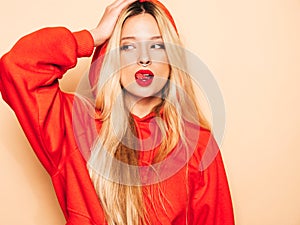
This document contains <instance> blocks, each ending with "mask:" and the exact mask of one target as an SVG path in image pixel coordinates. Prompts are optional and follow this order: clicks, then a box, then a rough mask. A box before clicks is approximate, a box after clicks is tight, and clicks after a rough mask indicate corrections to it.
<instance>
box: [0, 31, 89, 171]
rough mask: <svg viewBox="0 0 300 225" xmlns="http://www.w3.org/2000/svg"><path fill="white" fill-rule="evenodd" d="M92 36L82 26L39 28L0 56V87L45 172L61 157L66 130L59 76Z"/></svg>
mask: <svg viewBox="0 0 300 225" xmlns="http://www.w3.org/2000/svg"><path fill="white" fill-rule="evenodd" d="M92 52H93V39H92V36H91V35H90V33H89V32H88V31H86V30H84V31H80V32H75V33H72V32H70V31H69V30H67V29H66V28H63V27H57V28H44V29H41V30H38V31H36V32H34V33H31V34H29V35H27V36H25V37H23V38H21V39H20V40H19V41H18V42H17V43H16V44H15V46H14V47H13V48H12V49H11V51H9V52H8V53H7V54H5V55H4V56H3V57H2V58H1V62H0V89H1V90H0V91H1V95H2V98H3V99H4V100H5V101H6V102H7V103H8V104H9V105H10V107H11V108H12V109H13V110H14V112H15V114H16V116H17V118H18V120H19V122H20V124H21V126H22V128H23V130H24V132H25V134H26V136H27V138H28V140H29V142H30V143H31V146H32V148H33V149H34V151H35V152H36V154H37V156H38V157H39V159H40V161H41V162H42V164H43V165H44V167H45V168H46V169H47V171H48V172H49V173H50V174H53V173H54V172H55V171H56V169H57V165H58V163H59V160H60V158H61V155H62V153H61V150H62V143H63V141H64V135H65V132H64V131H65V123H64V101H66V96H67V95H66V94H64V93H62V92H61V91H60V89H59V85H58V79H59V78H62V76H63V74H64V73H65V72H66V71H67V70H68V69H70V68H72V67H74V66H75V65H76V63H77V58H78V57H83V56H90V55H91V54H92Z"/></svg>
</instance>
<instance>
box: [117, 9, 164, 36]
mask: <svg viewBox="0 0 300 225" xmlns="http://www.w3.org/2000/svg"><path fill="white" fill-rule="evenodd" d="M158 37H159V38H161V33H160V29H159V27H158V25H157V22H156V20H155V18H154V17H153V16H152V15H150V14H148V13H143V14H139V15H136V16H132V17H129V18H128V19H127V20H126V21H125V23H124V25H123V28H122V31H121V40H125V39H135V40H141V41H142V40H150V39H155V38H158Z"/></svg>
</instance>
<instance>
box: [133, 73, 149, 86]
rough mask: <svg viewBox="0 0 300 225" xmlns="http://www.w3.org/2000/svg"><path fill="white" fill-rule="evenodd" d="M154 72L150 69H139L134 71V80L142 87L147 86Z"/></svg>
mask: <svg viewBox="0 0 300 225" xmlns="http://www.w3.org/2000/svg"><path fill="white" fill-rule="evenodd" d="M153 77H154V74H153V73H152V72H151V71H150V70H139V71H137V72H136V73H135V80H136V82H137V84H138V85H140V86H142V87H147V86H149V85H150V84H151V83H152V81H153Z"/></svg>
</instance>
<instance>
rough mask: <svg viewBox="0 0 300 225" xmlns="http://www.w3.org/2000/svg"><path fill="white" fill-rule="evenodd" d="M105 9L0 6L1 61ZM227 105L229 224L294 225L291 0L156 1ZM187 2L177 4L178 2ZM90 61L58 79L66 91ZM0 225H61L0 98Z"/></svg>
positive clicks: (69, 4)
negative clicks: (44, 33) (16, 48)
mask: <svg viewBox="0 0 300 225" xmlns="http://www.w3.org/2000/svg"><path fill="white" fill-rule="evenodd" d="M109 2H110V1H108V0H105V1H103V0H102V1H93V0H86V1H71V0H64V1H58V0H51V1H49V0H44V1H38V0H28V1H17V0H11V1H5V2H3V1H2V2H1V8H0V21H1V31H0V53H1V55H3V54H4V53H5V52H7V51H8V50H9V49H10V48H11V47H12V46H13V44H14V43H15V42H16V41H17V40H18V39H19V38H20V37H21V36H23V35H25V34H27V33H29V32H32V31H34V30H36V29H39V28H42V27H45V26H65V27H68V28H69V29H70V30H72V31H77V30H81V29H85V28H86V29H91V28H93V27H94V26H96V25H97V23H98V21H99V19H100V17H101V15H102V12H103V11H104V8H105V6H106V5H107V4H108V3H109ZM163 3H165V4H166V6H167V7H168V8H169V9H170V11H171V13H172V14H173V16H174V18H175V21H176V23H177V26H178V29H179V32H180V35H181V37H182V39H183V42H184V43H185V45H186V47H187V49H189V50H190V51H192V52H193V53H194V54H196V55H197V56H198V57H199V58H200V59H201V60H202V61H203V62H204V63H205V64H206V65H207V66H208V68H209V69H210V71H211V72H212V73H213V75H214V77H215V79H216V81H217V82H218V85H219V88H220V90H221V92H222V94H223V98H224V102H225V105H226V130H225V134H224V139H223V142H222V144H221V145H220V148H221V151H222V155H223V159H224V161H225V167H226V170H227V174H228V180H229V184H230V188H231V192H232V198H233V204H234V211H235V218H236V224H237V225H299V224H300V214H299V202H300V192H299V190H300V173H299V171H300V163H299V160H300V151H299V150H300V149H299V146H300V117H299V115H300V106H299V99H300V92H299V88H298V86H299V84H300V76H299V75H300V66H299V65H300V64H299V60H300V1H299V0H272V1H271V0H251V1H250V0H242V1H240V0H228V1H217V0H210V1H202V0H200V1H196V0H189V1H182V0H164V1H163ZM184 3H186V4H184ZM89 62H90V58H86V59H80V60H79V63H78V66H77V67H76V68H75V69H73V70H71V71H69V72H68V74H67V76H66V77H65V78H64V79H63V80H62V81H61V85H62V88H63V89H64V90H66V91H73V90H75V88H76V85H77V83H78V81H79V79H80V77H81V75H82V74H84V73H86V71H87V69H88V66H89ZM0 114H1V117H0V126H1V129H0V171H1V172H0V180H1V185H0V224H3V225H16V224H23V225H40V224H43V225H53V224H56V225H60V224H64V223H65V220H64V218H63V215H62V212H61V210H60V207H59V204H58V202H57V200H56V196H55V193H54V190H53V187H52V185H51V181H50V178H49V177H48V175H47V174H46V172H45V171H44V169H43V168H42V166H41V165H40V163H39V161H38V160H37V158H36V157H35V155H34V154H33V152H32V150H31V148H30V146H29V144H28V142H27V140H26V138H25V136H24V134H23V131H22V130H21V128H20V125H19V124H18V122H17V120H16V118H15V116H14V114H13V112H12V111H11V109H10V108H9V107H8V106H7V105H6V104H5V103H4V102H3V100H0Z"/></svg>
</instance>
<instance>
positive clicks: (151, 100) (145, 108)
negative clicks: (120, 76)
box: [125, 95, 162, 118]
mask: <svg viewBox="0 0 300 225" xmlns="http://www.w3.org/2000/svg"><path fill="white" fill-rule="evenodd" d="M161 101H162V100H161V98H160V97H153V96H151V97H146V98H140V97H136V96H132V95H126V96H125V102H126V105H127V107H128V109H129V111H130V112H131V113H132V114H134V115H135V116H138V117H140V118H142V117H144V116H146V115H148V114H149V113H150V112H151V110H152V109H153V108H154V107H155V106H157V105H158V104H160V103H161Z"/></svg>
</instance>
